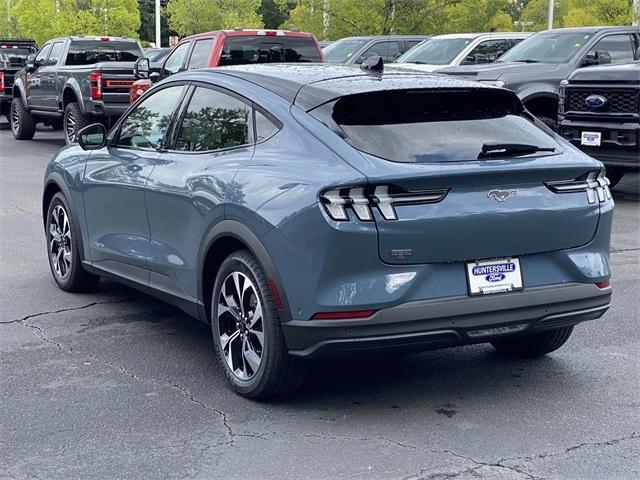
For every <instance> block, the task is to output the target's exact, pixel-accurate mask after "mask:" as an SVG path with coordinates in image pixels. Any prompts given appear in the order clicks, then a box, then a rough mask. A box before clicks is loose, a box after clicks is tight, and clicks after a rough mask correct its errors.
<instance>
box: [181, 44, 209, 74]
mask: <svg viewBox="0 0 640 480" xmlns="http://www.w3.org/2000/svg"><path fill="white" fill-rule="evenodd" d="M212 48H213V38H207V39H206V40H198V41H197V42H196V43H195V45H194V46H193V51H192V52H191V58H190V59H189V65H188V67H187V68H188V69H189V70H192V69H194V68H205V67H208V66H209V65H208V63H209V54H210V53H211V49H212Z"/></svg>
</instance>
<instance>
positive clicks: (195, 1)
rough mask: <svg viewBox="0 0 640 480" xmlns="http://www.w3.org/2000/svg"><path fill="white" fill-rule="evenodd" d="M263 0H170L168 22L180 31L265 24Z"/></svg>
mask: <svg viewBox="0 0 640 480" xmlns="http://www.w3.org/2000/svg"><path fill="white" fill-rule="evenodd" d="M259 7H260V0H169V1H168V2H167V6H166V7H165V12H166V14H167V16H168V22H169V26H170V27H171V28H172V29H173V30H175V31H176V32H177V33H178V35H180V36H185V35H191V34H193V33H198V32H208V31H210V30H220V29H225V28H235V27H242V28H262V26H263V22H262V18H261V17H260V15H259V14H258V11H257V10H258V8H259Z"/></svg>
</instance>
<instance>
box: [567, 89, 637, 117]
mask: <svg viewBox="0 0 640 480" xmlns="http://www.w3.org/2000/svg"><path fill="white" fill-rule="evenodd" d="M590 95H601V96H603V97H604V98H606V99H607V103H605V104H604V105H603V106H602V107H600V108H590V107H588V106H587V104H586V103H585V100H586V99H587V97H588V96H590ZM639 108H640V90H639V89H634V88H616V89H613V88H612V89H603V90H599V89H594V88H569V89H567V93H566V108H565V111H566V112H596V113H601V112H602V113H605V112H606V113H638V109H639Z"/></svg>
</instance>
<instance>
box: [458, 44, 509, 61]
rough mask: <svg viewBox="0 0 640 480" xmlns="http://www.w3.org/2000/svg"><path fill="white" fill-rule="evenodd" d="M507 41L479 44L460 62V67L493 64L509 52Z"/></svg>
mask: <svg viewBox="0 0 640 480" xmlns="http://www.w3.org/2000/svg"><path fill="white" fill-rule="evenodd" d="M509 47H510V45H509V42H508V41H507V40H487V41H484V42H480V43H479V44H478V45H476V47H475V48H474V49H473V50H471V52H469V55H467V57H466V58H465V59H464V60H463V61H462V65H472V64H477V63H491V62H494V61H495V60H496V59H497V58H498V57H499V56H500V55H502V54H503V53H505V52H506V51H507V50H509Z"/></svg>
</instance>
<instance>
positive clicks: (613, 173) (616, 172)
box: [607, 165, 627, 188]
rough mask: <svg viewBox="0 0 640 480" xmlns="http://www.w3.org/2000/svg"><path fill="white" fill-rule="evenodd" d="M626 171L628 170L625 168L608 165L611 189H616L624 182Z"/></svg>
mask: <svg viewBox="0 0 640 480" xmlns="http://www.w3.org/2000/svg"><path fill="white" fill-rule="evenodd" d="M626 171H627V170H626V169H625V168H624V167H613V166H610V165H607V178H608V179H609V187H610V188H613V187H615V186H616V185H617V184H618V182H620V180H622V177H623V176H624V173H625V172H626Z"/></svg>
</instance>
